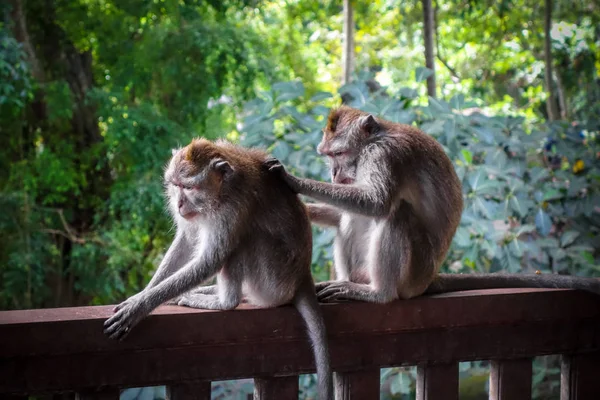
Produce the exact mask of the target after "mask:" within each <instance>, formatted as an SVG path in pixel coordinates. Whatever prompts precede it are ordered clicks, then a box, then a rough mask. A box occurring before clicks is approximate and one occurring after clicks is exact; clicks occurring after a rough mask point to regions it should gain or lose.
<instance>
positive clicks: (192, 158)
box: [164, 139, 234, 220]
mask: <svg viewBox="0 0 600 400" xmlns="http://www.w3.org/2000/svg"><path fill="white" fill-rule="evenodd" d="M233 172H234V168H233V167H232V166H231V164H230V163H229V162H228V161H227V160H226V159H225V156H224V154H223V152H222V151H221V148H220V147H219V146H218V144H215V143H212V142H210V141H208V140H206V139H194V140H193V141H192V142H191V143H190V144H189V145H187V146H185V147H183V148H180V149H177V150H173V157H172V158H171V160H170V161H169V164H168V165H167V168H166V170H165V174H164V183H165V188H166V192H167V197H168V198H169V203H170V207H171V211H172V212H173V215H180V216H181V217H183V218H184V219H186V220H192V219H194V218H196V217H198V216H201V215H206V214H208V213H211V212H213V211H214V210H216V208H217V207H218V206H219V197H220V195H221V192H222V190H223V184H224V183H225V182H226V181H227V180H228V179H230V178H231V176H232V174H233Z"/></svg>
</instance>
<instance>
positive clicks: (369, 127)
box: [359, 114, 381, 135]
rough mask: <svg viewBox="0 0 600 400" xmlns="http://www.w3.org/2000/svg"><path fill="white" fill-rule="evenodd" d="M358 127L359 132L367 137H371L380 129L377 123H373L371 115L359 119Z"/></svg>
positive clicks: (373, 118) (373, 119)
mask: <svg viewBox="0 0 600 400" xmlns="http://www.w3.org/2000/svg"><path fill="white" fill-rule="evenodd" d="M359 126H360V129H361V130H363V131H364V132H366V133H367V134H369V135H373V134H375V133H377V132H378V131H379V130H380V129H381V128H380V126H379V123H378V122H377V121H375V117H374V116H373V115H372V114H369V115H366V116H364V117H361V118H360V121H359Z"/></svg>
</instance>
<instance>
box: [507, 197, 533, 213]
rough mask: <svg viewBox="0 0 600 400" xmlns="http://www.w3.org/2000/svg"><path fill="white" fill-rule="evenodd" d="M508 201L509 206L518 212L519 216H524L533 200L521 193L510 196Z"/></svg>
mask: <svg viewBox="0 0 600 400" xmlns="http://www.w3.org/2000/svg"><path fill="white" fill-rule="evenodd" d="M508 201H509V204H510V208H511V209H512V210H513V211H515V212H516V213H517V214H519V216H520V217H524V216H526V215H527V213H528V212H529V210H530V209H532V208H533V206H534V202H533V201H531V200H529V199H528V198H527V197H525V196H522V195H517V196H511V197H510V199H509V200H508Z"/></svg>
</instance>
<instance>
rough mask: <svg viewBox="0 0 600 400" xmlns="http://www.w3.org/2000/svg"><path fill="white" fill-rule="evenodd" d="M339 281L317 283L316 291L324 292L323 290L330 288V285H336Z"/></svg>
mask: <svg viewBox="0 0 600 400" xmlns="http://www.w3.org/2000/svg"><path fill="white" fill-rule="evenodd" d="M336 282H339V281H323V282H317V283H315V289H316V291H317V293H319V292H320V291H322V290H323V289H325V288H326V287H328V286H329V285H331V284H333V283H336Z"/></svg>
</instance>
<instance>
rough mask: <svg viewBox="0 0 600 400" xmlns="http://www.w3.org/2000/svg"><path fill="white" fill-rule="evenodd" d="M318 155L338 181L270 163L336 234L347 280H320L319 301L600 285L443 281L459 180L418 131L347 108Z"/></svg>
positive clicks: (557, 279) (338, 261) (332, 122)
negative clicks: (301, 174)
mask: <svg viewBox="0 0 600 400" xmlns="http://www.w3.org/2000/svg"><path fill="white" fill-rule="evenodd" d="M317 151H318V152H319V154H322V155H325V156H327V157H328V158H329V159H330V161H331V179H332V182H333V183H325V182H318V181H313V180H309V179H302V178H297V177H294V176H293V175H291V174H289V173H287V171H286V170H285V168H284V167H283V166H282V165H281V164H280V163H279V161H278V160H276V159H273V158H271V159H269V160H268V161H267V166H268V167H269V168H270V169H271V170H272V171H273V172H274V173H276V174H279V175H280V176H281V177H282V178H283V179H284V180H285V181H286V182H287V183H288V185H289V186H290V188H291V189H292V190H293V191H294V192H296V193H299V194H302V195H306V196H308V197H311V198H313V199H315V200H317V201H319V202H322V204H308V205H307V206H308V213H309V217H310V219H311V221H312V222H314V223H316V224H319V225H323V226H331V227H335V228H337V235H336V238H335V241H334V264H335V270H336V276H337V279H338V281H328V282H321V283H318V284H317V285H316V286H317V291H318V293H317V294H318V297H319V300H320V301H323V302H330V301H338V300H362V301H369V302H376V303H386V302H389V301H392V300H394V299H397V298H401V299H409V298H412V297H415V296H419V295H421V294H423V293H430V294H433V293H444V292H451V291H458V290H471V289H491V288H510V287H545V288H569V289H581V290H587V291H591V292H594V293H598V294H600V280H596V279H589V278H579V277H571V276H559V275H522V274H464V275H457V274H438V270H439V268H440V266H441V264H442V262H443V261H444V258H445V257H446V253H447V252H448V249H449V247H450V244H451V242H452V238H453V236H454V234H455V232H456V229H457V227H458V225H459V222H460V218H461V214H462V210H463V197H462V188H461V183H460V180H459V179H458V176H457V175H456V172H455V171H454V167H453V165H452V162H451V161H450V159H449V158H448V156H447V155H446V154H445V152H444V150H443V148H442V146H441V145H440V144H439V143H438V142H437V141H436V140H435V139H433V138H432V137H430V136H429V135H427V134H425V133H424V132H422V131H421V130H419V129H417V128H416V127H413V126H408V125H402V124H397V123H393V122H389V121H386V120H383V119H380V118H375V117H374V116H373V115H370V114H368V113H365V112H362V111H359V110H356V109H352V108H350V107H346V106H342V107H340V108H338V109H334V110H332V112H331V113H330V115H329V119H328V122H327V126H326V128H325V129H324V131H323V139H322V141H321V143H320V144H319V145H318V147H317Z"/></svg>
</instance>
